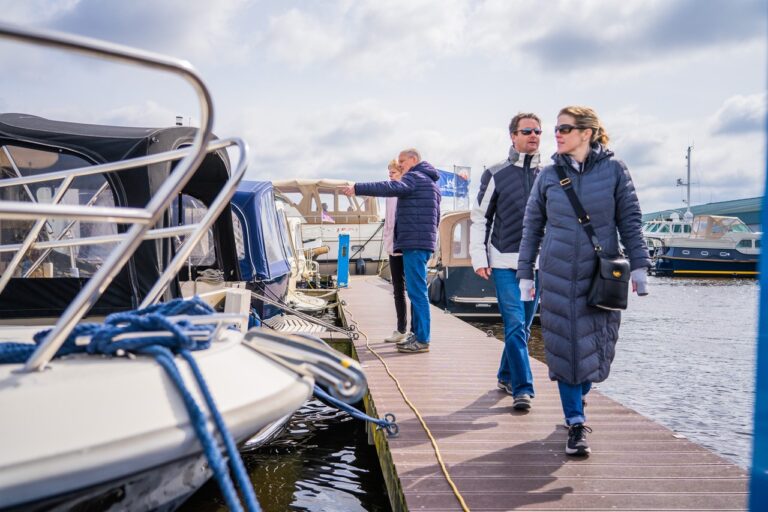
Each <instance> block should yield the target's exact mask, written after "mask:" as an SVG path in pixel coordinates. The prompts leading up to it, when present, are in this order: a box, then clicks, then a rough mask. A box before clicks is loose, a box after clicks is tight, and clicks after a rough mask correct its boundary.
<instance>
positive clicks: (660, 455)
mask: <svg viewBox="0 0 768 512" xmlns="http://www.w3.org/2000/svg"><path fill="white" fill-rule="evenodd" d="M341 297H342V298H343V299H344V300H345V301H346V306H345V314H346V317H347V320H348V321H350V322H355V323H356V324H357V326H358V329H359V330H360V331H361V334H365V335H367V336H368V338H369V340H370V341H369V346H370V349H373V350H374V351H376V352H377V353H378V354H379V355H380V356H381V357H382V358H383V360H384V361H385V362H386V365H387V366H388V367H389V369H390V371H391V372H392V373H393V374H394V376H395V377H396V378H397V379H398V380H399V382H400V384H401V387H402V388H403V390H404V392H405V394H406V395H407V397H408V399H409V400H410V401H411V402H412V403H413V404H414V405H415V407H416V409H417V410H418V411H419V413H420V414H421V415H422V417H423V418H424V421H425V422H426V424H427V426H428V428H429V430H430V431H431V432H432V435H433V436H434V438H435V439H436V442H437V445H438V447H439V450H440V452H441V454H442V457H443V460H444V462H445V464H446V466H447V469H448V472H449V474H450V477H451V478H452V480H453V481H454V483H455V485H456V487H457V488H458V491H459V493H460V494H461V495H462V496H463V499H464V501H465V502H466V505H467V507H468V508H469V509H470V510H475V511H477V510H493V511H498V510H511V509H515V510H525V509H531V510H559V511H563V510H568V511H577V510H666V511H671V510H746V508H747V495H748V494H747V493H748V489H747V487H748V474H747V472H746V471H745V470H744V469H742V468H740V467H738V466H736V465H734V464H732V463H730V462H728V461H726V460H725V459H723V458H721V457H720V456H718V455H716V454H714V453H713V452H711V451H709V450H708V449H706V448H703V447H701V446H698V445H696V444H694V443H692V442H691V441H689V440H687V439H685V438H683V437H682V436H678V435H676V434H675V433H674V432H673V431H671V430H669V429H667V428H666V427H663V426H661V425H659V424H657V423H655V422H653V421H651V420H649V419H647V418H645V417H644V416H641V415H640V414H638V413H636V412H634V411H632V410H630V409H628V408H626V407H624V406H622V405H621V404H619V403H617V402H615V401H614V400H611V399H610V398H608V397H606V396H604V395H602V394H601V393H600V392H599V391H593V392H591V393H590V394H589V399H588V405H587V414H588V415H589V421H588V425H589V426H590V427H592V428H593V429H594V433H592V434H591V435H589V438H588V439H589V444H590V447H591V448H592V451H593V454H592V455H591V456H590V457H589V458H586V459H576V458H570V457H567V456H565V454H564V451H563V449H564V445H565V440H566V435H567V430H566V429H565V428H564V427H563V426H562V424H563V414H562V410H561V408H560V400H559V398H558V393H557V386H556V385H555V384H554V383H553V382H551V381H550V380H549V379H548V378H547V369H546V366H545V365H544V364H543V363H540V362H538V361H536V360H534V359H532V360H531V366H532V370H533V374H534V379H535V383H534V385H535V388H536V398H535V400H534V401H533V407H532V409H531V411H530V412H518V411H515V410H514V409H512V398H511V397H510V396H509V395H507V394H505V393H503V392H501V391H500V390H498V389H497V388H496V370H497V367H498V361H499V357H500V354H501V348H502V344H501V343H500V342H499V341H498V340H497V339H495V338H489V337H488V336H487V335H486V334H485V333H483V332H482V331H480V330H479V329H476V328H475V327H472V326H471V325H469V324H467V323H465V322H463V321H461V320H460V319H458V318H455V317H453V316H451V315H449V314H445V313H443V312H442V311H440V310H438V309H437V308H434V307H433V308H432V345H431V349H430V352H428V353H422V354H400V353H398V352H397V351H396V350H395V346H394V344H391V343H384V342H382V341H380V340H382V339H383V338H384V337H386V336H388V335H389V334H391V332H392V328H393V326H394V325H395V314H394V305H393V303H392V295H391V287H390V286H389V284H388V283H387V282H386V281H383V280H382V279H380V278H377V277H366V276H359V277H357V276H355V277H353V278H352V280H351V283H350V286H349V288H347V289H344V290H342V291H341ZM354 344H355V349H356V351H357V354H358V356H359V360H360V362H361V364H362V365H363V367H364V368H365V372H366V375H367V377H368V384H369V388H370V399H369V400H368V403H367V406H368V409H369V412H373V413H375V414H378V415H379V416H383V415H384V413H393V414H395V415H396V416H397V423H398V426H399V428H400V435H399V437H397V438H389V439H385V437H384V435H383V433H382V431H376V432H375V433H372V437H373V438H374V440H375V443H376V447H377V450H378V453H379V458H380V460H381V462H382V469H383V471H384V478H385V480H386V482H387V487H388V491H389V494H390V501H391V503H392V506H393V510H425V511H437V510H461V505H460V503H459V501H458V498H457V497H456V495H455V494H454V492H453V491H452V490H451V488H450V486H449V484H448V481H447V480H446V478H445V476H444V475H443V474H442V472H441V470H440V467H439V464H438V461H437V458H436V455H435V453H434V451H433V448H432V446H431V444H430V441H429V438H428V436H427V434H426V432H425V430H424V428H423V427H422V425H421V424H420V422H419V420H418V419H417V417H416V415H415V413H414V412H413V411H412V410H411V409H410V408H409V406H408V405H407V403H406V401H405V400H404V399H403V397H402V395H401V393H400V392H399V391H398V389H397V386H396V384H395V382H394V381H393V379H392V378H391V377H390V376H389V375H388V374H387V372H386V370H385V368H384V365H383V364H382V362H381V361H380V360H379V359H378V358H377V357H376V356H375V355H374V354H373V353H372V351H371V350H369V348H368V347H367V346H366V340H365V336H362V335H361V337H360V339H359V340H356V341H355V342H354Z"/></svg>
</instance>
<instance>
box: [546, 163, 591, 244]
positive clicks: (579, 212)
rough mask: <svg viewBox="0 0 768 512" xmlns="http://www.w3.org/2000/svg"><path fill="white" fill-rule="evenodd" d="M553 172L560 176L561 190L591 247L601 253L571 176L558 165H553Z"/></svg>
mask: <svg viewBox="0 0 768 512" xmlns="http://www.w3.org/2000/svg"><path fill="white" fill-rule="evenodd" d="M555 172H557V177H558V178H560V186H561V187H563V192H565V195H566V196H567V197H568V200H569V201H570V202H571V206H573V211H574V212H575V213H576V218H577V219H578V220H579V224H581V226H582V227H583V228H584V231H586V233H587V237H588V238H589V241H590V242H591V243H592V247H594V248H595V252H596V253H597V254H602V252H603V248H602V246H601V245H600V240H598V238H597V233H595V228H593V227H592V223H591V222H590V220H589V214H588V213H587V212H586V210H584V207H583V206H582V205H581V201H579V197H578V196H577V195H576V191H575V190H573V183H572V182H571V178H569V177H568V176H566V175H565V171H564V170H563V168H562V167H561V166H560V165H555Z"/></svg>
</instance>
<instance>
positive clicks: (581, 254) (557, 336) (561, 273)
mask: <svg viewBox="0 0 768 512" xmlns="http://www.w3.org/2000/svg"><path fill="white" fill-rule="evenodd" d="M557 122H558V126H557V127H555V133H556V139H557V153H556V154H555V155H554V156H553V160H554V165H551V166H548V167H546V168H545V169H544V170H543V171H542V172H541V173H540V174H539V176H538V177H537V179H536V181H535V183H534V185H533V190H532V191H531V195H530V198H529V199H528V204H527V206H526V210H525V220H524V222H523V224H524V226H523V239H522V242H521V244H520V261H519V264H518V272H517V278H518V279H519V280H521V282H520V289H521V294H522V296H523V297H532V288H533V265H534V261H536V256H537V254H538V252H539V247H540V246H541V258H540V269H539V283H540V286H541V327H542V334H543V337H544V346H545V350H546V356H547V365H548V366H549V376H550V378H551V379H553V380H556V381H557V383H558V388H559V391H560V400H561V402H562V405H563V412H564V413H565V418H566V423H567V424H568V425H569V436H568V441H567V444H566V453H567V454H569V455H587V454H588V453H589V452H590V449H589V446H588V445H587V442H586V435H585V431H587V432H589V431H590V430H589V429H588V428H587V427H585V426H584V422H585V420H586V415H585V414H584V405H585V400H584V396H585V395H586V394H587V393H588V392H589V390H590V388H591V386H592V383H593V382H601V381H603V380H605V379H606V378H607V377H608V373H609V372H610V368H611V362H612V361H613V356H614V354H615V346H616V341H617V339H618V337H619V323H620V320H621V314H620V313H619V312H618V311H606V310H602V309H597V308H594V307H591V306H588V305H587V292H588V291H589V286H590V283H591V281H592V275H593V273H594V272H595V267H596V263H597V258H596V255H595V250H594V247H593V245H592V244H591V242H590V241H589V238H588V237H587V234H586V232H585V231H584V228H583V226H582V225H581V224H579V222H578V220H577V216H576V213H575V212H574V210H573V207H572V205H571V203H570V201H569V200H568V197H567V196H566V194H565V191H564V190H563V187H562V186H561V185H560V179H559V178H558V175H557V172H556V170H555V168H556V167H560V168H562V169H563V171H564V172H565V174H566V176H567V177H568V178H570V180H571V182H572V184H573V189H574V191H575V192H576V195H577V196H578V198H579V201H580V202H581V204H582V206H583V207H584V209H585V210H586V211H587V213H588V214H589V217H590V221H591V224H592V226H593V228H594V229H595V232H596V234H597V237H598V238H599V242H600V245H601V246H602V247H603V250H604V252H605V254H607V255H618V254H619V236H620V237H621V242H622V244H623V245H624V250H625V251H626V253H627V257H628V259H629V261H630V268H631V270H632V282H633V287H634V289H635V290H636V291H637V292H638V294H640V295H645V294H646V293H647V292H646V286H647V268H648V267H649V266H650V259H649V257H648V250H647V249H646V247H645V243H644V242H643V237H642V234H641V229H640V228H641V216H642V214H641V211H640V204H639V202H638V199H637V194H636V193H635V186H634V184H633V183H632V178H631V177H630V175H629V171H628V170H627V168H626V166H625V165H624V163H623V162H621V161H619V160H615V159H614V158H613V152H612V151H610V150H609V149H607V148H606V147H605V144H606V143H607V142H608V135H607V134H606V133H605V130H604V129H603V127H602V125H601V124H600V121H599V120H598V118H597V114H596V113H595V112H594V111H593V110H592V109H590V108H587V107H566V108H564V109H562V110H561V111H560V115H559V116H558V118H557ZM545 228H546V229H545Z"/></svg>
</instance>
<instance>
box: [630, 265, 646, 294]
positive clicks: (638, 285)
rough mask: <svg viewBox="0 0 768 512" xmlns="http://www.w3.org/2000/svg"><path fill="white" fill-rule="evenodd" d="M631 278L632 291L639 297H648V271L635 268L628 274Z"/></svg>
mask: <svg viewBox="0 0 768 512" xmlns="http://www.w3.org/2000/svg"><path fill="white" fill-rule="evenodd" d="M630 276H631V277H632V291H633V292H637V294H638V295H640V296H641V297H642V296H644V295H648V269H647V268H645V267H643V268H636V269H635V270H633V271H632V272H631V273H630Z"/></svg>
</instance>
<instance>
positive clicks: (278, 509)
mask: <svg viewBox="0 0 768 512" xmlns="http://www.w3.org/2000/svg"><path fill="white" fill-rule="evenodd" d="M243 462H245V465H246V468H247V470H248V473H249V475H250V476H251V481H252V482H253V484H254V489H255V490H256V495H257V496H258V499H259V504H260V505H261V508H262V509H263V510H264V511H265V512H271V511H272V512H283V511H286V510H296V511H312V512H326V511H327V512H331V511H339V510H344V511H351V512H355V511H366V510H367V511H372V512H388V511H389V510H391V509H390V507H389V499H388V498H387V493H386V487H385V486H384V477H383V475H382V474H381V470H380V469H379V460H378V458H377V455H376V449H375V448H374V447H373V446H369V445H368V440H367V435H366V432H365V426H364V424H363V423H362V422H361V421H358V420H352V419H351V418H350V417H349V416H347V415H346V414H344V413H341V412H339V411H337V410H336V409H333V408H330V407H328V406H326V405H325V404H323V403H322V402H319V401H317V400H311V401H309V402H307V403H306V404H304V406H303V407H302V408H301V409H300V410H299V411H298V412H297V413H296V414H294V416H293V417H292V418H291V420H290V422H289V423H288V426H287V429H286V432H285V433H284V434H283V435H281V436H280V437H279V438H278V439H277V440H275V441H273V442H272V443H270V445H269V446H266V447H263V448H262V449H260V450H259V451H257V452H256V453H251V454H244V455H243ZM179 510H180V511H182V512H214V511H215V512H224V511H226V510H227V507H226V506H225V504H224V499H223V498H222V497H221V493H220V492H219V488H218V485H217V484H216V482H215V481H214V480H213V479H212V480H210V481H209V482H208V483H207V484H206V485H205V486H203V488H202V489H200V490H199V491H198V492H197V493H195V495H194V496H192V498H190V500H188V501H187V502H186V503H185V504H184V505H183V506H182V507H181V508H180V509H179Z"/></svg>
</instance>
